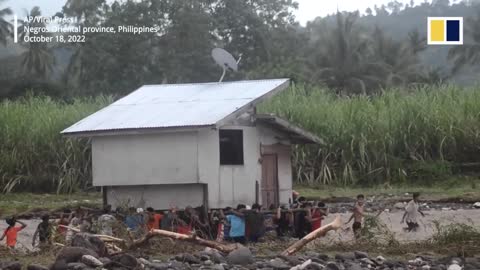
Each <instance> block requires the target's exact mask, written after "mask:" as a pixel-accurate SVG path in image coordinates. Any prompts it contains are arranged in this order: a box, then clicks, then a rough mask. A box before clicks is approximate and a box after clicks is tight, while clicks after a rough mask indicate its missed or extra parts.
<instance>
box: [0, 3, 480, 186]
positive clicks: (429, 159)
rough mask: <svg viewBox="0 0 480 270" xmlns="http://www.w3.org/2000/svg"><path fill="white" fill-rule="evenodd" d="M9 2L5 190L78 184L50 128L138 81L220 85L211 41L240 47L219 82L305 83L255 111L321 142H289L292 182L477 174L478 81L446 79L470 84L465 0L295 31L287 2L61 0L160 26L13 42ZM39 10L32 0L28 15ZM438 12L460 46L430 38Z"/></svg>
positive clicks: (81, 162)
mask: <svg viewBox="0 0 480 270" xmlns="http://www.w3.org/2000/svg"><path fill="white" fill-rule="evenodd" d="M5 3H8V2H5V0H0V61H1V63H0V131H1V132H0V188H1V189H2V191H12V190H35V191H53V190H56V191H58V192H70V191H73V190H76V189H81V188H85V187H88V186H89V184H90V180H91V167H90V152H89V151H90V148H89V145H88V142H87V141H84V140H76V139H65V138H62V137H61V136H60V134H59V132H60V131H61V130H62V129H64V128H65V127H67V126H68V125H70V124H72V123H73V122H75V121H77V120H79V119H81V118H82V117H84V116H85V115H88V114H90V113H92V112H94V111H96V110H98V109H99V108H101V107H103V106H105V105H106V104H108V103H110V102H111V101H112V100H113V99H114V98H117V97H120V96H123V95H125V94H127V93H129V92H131V91H133V90H134V89H136V88H138V87H139V86H141V85H144V84H160V83H182V82H204V81H216V80H218V78H219V76H220V73H221V70H220V68H219V67H218V66H216V65H215V63H214V62H213V60H212V59H211V57H210V52H211V49H212V48H214V47H223V48H225V49H227V50H228V51H230V52H231V53H232V54H233V55H234V56H235V57H236V58H239V57H240V56H242V60H241V62H240V71H239V72H237V73H229V74H228V75H227V78H226V80H238V79H256V78H272V77H289V78H292V79H293V81H294V82H295V83H296V85H301V86H298V87H293V88H292V89H290V90H289V91H287V92H285V93H283V94H282V95H281V96H279V97H276V98H275V99H273V100H272V101H271V102H269V103H267V104H264V105H263V107H262V108H261V109H262V110H264V111H267V112H275V113H277V114H279V115H281V116H284V117H286V118H288V119H290V120H293V121H294V122H296V123H299V124H300V125H301V126H303V127H305V128H307V129H310V130H312V131H314V132H315V133H316V134H318V135H319V136H320V137H322V138H323V139H324V140H325V142H326V144H325V145H324V146H322V147H319V148H318V147H299V148H297V149H296V151H295V154H294V156H293V160H294V166H295V178H296V179H297V181H298V182H300V183H308V184H314V183H317V184H318V183H321V184H337V185H340V184H341V185H349V184H355V183H361V184H384V183H398V182H404V181H417V182H418V183H427V182H429V181H432V180H436V179H439V178H444V177H447V176H448V175H450V174H454V173H458V172H462V173H464V172H467V171H468V170H472V171H473V172H475V171H478V168H477V167H478V166H477V163H476V162H477V159H478V157H479V156H480V155H479V154H480V153H479V151H478V147H477V145H478V143H479V139H478V137H479V134H480V133H479V126H480V124H479V123H480V122H479V115H480V94H479V91H478V90H479V89H476V88H472V89H461V88H457V87H450V86H444V85H445V83H447V84H449V85H453V83H455V82H457V81H456V80H452V78H453V79H458V77H459V76H460V77H462V76H463V77H469V78H470V80H467V81H468V82H469V83H470V84H472V85H473V82H474V81H475V80H478V67H479V64H480V32H479V31H480V5H477V4H476V3H475V1H455V2H454V3H453V4H450V3H449V1H448V0H436V1H432V2H431V3H430V2H425V3H422V4H421V5H417V6H415V5H413V3H411V4H409V5H402V4H401V3H399V2H397V1H392V2H391V3H390V4H388V5H387V6H380V7H373V9H367V10H366V11H365V13H364V14H362V15H361V14H360V13H358V12H355V13H338V14H335V15H332V16H327V17H325V18H317V19H316V20H314V21H312V22H309V23H308V24H307V26H305V27H303V26H301V25H299V23H298V22H297V21H296V19H295V17H294V15H293V12H294V10H295V8H296V7H297V4H296V3H295V1H293V0H250V1H238V0H142V1H129V0H122V1H105V0H67V1H66V3H65V5H64V7H63V9H62V10H61V11H59V12H58V13H57V14H56V16H58V17H67V18H77V19H78V22H77V24H78V25H79V26H81V27H88V26H118V25H135V26H158V27H159V28H160V32H159V33H144V34H142V35H133V34H129V33H124V34H120V33H117V34H115V35H112V34H106V33H88V34H86V41H85V42H84V43H70V44H69V43H60V44H54V43H53V44H46V43H25V42H20V44H13V43H12V33H13V25H12V24H11V22H10V21H9V18H10V17H9V16H10V15H11V14H12V12H11V10H10V9H9V8H8V7H6V4H5ZM41 14H42V11H41V9H40V8H39V7H34V8H33V9H31V10H30V11H28V12H27V14H26V15H32V16H41ZM445 15H450V16H464V17H465V45H464V46H456V47H453V48H449V47H443V48H442V47H435V48H433V47H431V46H430V47H429V46H427V45H426V37H425V32H426V25H425V24H426V16H445ZM27 26H45V24H44V23H43V22H32V23H27V22H20V23H19V31H20V33H21V35H20V37H22V35H23V34H22V32H23V29H24V28H25V27H27ZM65 34H67V33H65ZM30 35H32V36H33V35H35V34H33V33H30ZM43 35H45V33H43ZM475 72H477V73H475ZM472 74H473V76H472ZM384 89H390V90H388V91H385V90H384ZM106 96H108V97H106Z"/></svg>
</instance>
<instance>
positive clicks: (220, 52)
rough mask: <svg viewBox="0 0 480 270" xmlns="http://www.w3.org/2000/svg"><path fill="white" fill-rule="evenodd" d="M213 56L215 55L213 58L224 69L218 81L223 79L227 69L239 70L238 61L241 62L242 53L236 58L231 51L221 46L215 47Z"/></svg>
mask: <svg viewBox="0 0 480 270" xmlns="http://www.w3.org/2000/svg"><path fill="white" fill-rule="evenodd" d="M212 57H213V60H215V63H217V65H219V66H220V67H222V69H223V72H222V76H221V77H220V80H219V81H218V82H222V81H223V78H224V77H225V74H226V73H227V69H229V70H231V71H233V72H237V71H238V63H240V60H241V59H242V56H241V55H240V57H239V58H238V60H235V58H234V57H233V56H232V55H231V54H230V53H229V52H227V51H226V50H224V49H221V48H215V49H213V50H212Z"/></svg>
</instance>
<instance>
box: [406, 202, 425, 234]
mask: <svg viewBox="0 0 480 270" xmlns="http://www.w3.org/2000/svg"><path fill="white" fill-rule="evenodd" d="M419 197H420V194H419V193H413V200H411V201H410V202H409V203H408V204H407V207H405V214H403V217H402V221H401V222H400V223H401V224H403V223H404V222H405V220H406V221H407V226H408V228H406V230H407V231H409V232H412V231H414V232H416V231H417V229H418V227H419V225H418V222H417V217H418V214H421V215H422V217H425V214H424V213H423V212H422V211H420V208H419V205H418V198H419Z"/></svg>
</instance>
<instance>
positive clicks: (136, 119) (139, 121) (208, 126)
mask: <svg viewBox="0 0 480 270" xmlns="http://www.w3.org/2000/svg"><path fill="white" fill-rule="evenodd" d="M288 85H289V80H288V79H275V80H259V81H236V82H222V83H196V84H171V85H146V86H143V87H141V88H140V89H138V90H136V91H135V92H133V93H131V94H130V95H128V96H126V97H124V98H122V99H120V100H118V101H116V102H115V103H113V104H111V105H109V106H107V107H106V108H104V109H102V110H100V111H98V112H96V113H94V114H92V115H90V116H88V117H86V118H85V119H83V120H81V121H79V122H78V123H76V124H74V125H73V126H71V127H69V128H67V129H65V130H64V131H63V132H62V133H63V134H64V135H67V136H75V137H89V138H91V141H92V171H93V185H94V186H100V187H103V192H104V200H105V203H108V204H111V205H112V206H113V207H117V206H119V205H125V204H127V203H128V204H129V205H131V206H136V207H148V206H151V207H154V208H156V209H168V208H169V207H170V206H177V207H186V206H188V205H191V206H200V205H204V206H206V207H209V208H223V207H227V206H236V205H237V204H239V203H243V204H250V205H251V204H252V203H254V202H259V203H261V204H262V205H264V206H269V205H271V204H275V205H278V204H279V203H288V202H289V200H290V199H291V194H292V169H291V162H290V152H291V145H292V144H314V143H321V140H320V139H319V138H318V137H316V136H314V135H312V134H310V133H308V132H307V131H304V130H302V129H300V128H298V127H295V126H294V125H292V124H290V123H289V122H288V121H286V120H283V119H280V118H278V117H276V116H274V115H258V114H256V105H257V104H258V103H259V102H261V101H262V100H265V99H266V98H269V97H271V96H272V95H274V94H276V93H279V92H280V91H282V90H284V89H286V88H287V87H288Z"/></svg>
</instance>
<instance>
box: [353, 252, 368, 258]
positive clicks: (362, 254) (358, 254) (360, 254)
mask: <svg viewBox="0 0 480 270" xmlns="http://www.w3.org/2000/svg"><path fill="white" fill-rule="evenodd" d="M354 254H355V259H363V258H368V253H366V252H362V251H355V252H354Z"/></svg>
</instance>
